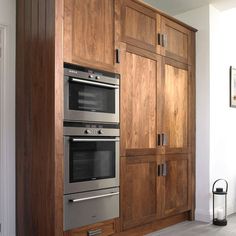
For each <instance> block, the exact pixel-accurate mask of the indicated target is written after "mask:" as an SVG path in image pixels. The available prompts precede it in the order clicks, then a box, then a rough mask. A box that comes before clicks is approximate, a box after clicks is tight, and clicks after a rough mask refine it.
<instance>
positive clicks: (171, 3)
mask: <svg viewBox="0 0 236 236" xmlns="http://www.w3.org/2000/svg"><path fill="white" fill-rule="evenodd" d="M144 2H146V3H149V4H150V5H152V6H154V7H156V8H158V9H160V10H162V11H164V12H167V13H168V14H170V15H177V14H180V13H183V12H186V11H189V10H192V9H194V8H199V7H201V6H204V5H207V4H213V5H214V6H215V7H216V8H218V9H219V10H222V11H223V10H227V9H230V8H234V7H236V0H144Z"/></svg>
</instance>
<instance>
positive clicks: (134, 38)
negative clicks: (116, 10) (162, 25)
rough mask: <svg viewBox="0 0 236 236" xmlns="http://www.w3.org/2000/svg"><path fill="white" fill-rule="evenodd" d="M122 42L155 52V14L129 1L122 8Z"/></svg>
mask: <svg viewBox="0 0 236 236" xmlns="http://www.w3.org/2000/svg"><path fill="white" fill-rule="evenodd" d="M121 16H122V17H121V19H122V26H121V27H122V41H124V42H126V43H130V44H132V45H135V46H138V47H140V48H144V49H147V50H149V51H154V52H155V50H156V14H155V12H154V11H152V10H150V9H148V8H145V7H143V6H141V5H139V4H137V3H135V2H132V1H130V0H126V1H124V4H123V6H122V14H121Z"/></svg>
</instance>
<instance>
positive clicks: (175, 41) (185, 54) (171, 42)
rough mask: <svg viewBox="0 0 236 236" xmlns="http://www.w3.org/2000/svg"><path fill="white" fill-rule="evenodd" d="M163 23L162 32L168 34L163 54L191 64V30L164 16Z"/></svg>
mask: <svg viewBox="0 0 236 236" xmlns="http://www.w3.org/2000/svg"><path fill="white" fill-rule="evenodd" d="M161 24H162V26H161V28H162V34H164V35H166V39H167V40H166V45H165V47H164V48H163V49H164V51H163V52H164V53H163V55H165V56H166V57H170V58H173V59H175V60H177V61H179V62H183V63H186V64H191V59H190V57H191V55H190V50H191V31H190V30H188V29H187V28H186V27H183V26H181V25H179V24H177V23H176V22H174V21H172V20H169V19H167V18H165V17H162V23H161Z"/></svg>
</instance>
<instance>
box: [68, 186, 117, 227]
mask: <svg viewBox="0 0 236 236" xmlns="http://www.w3.org/2000/svg"><path fill="white" fill-rule="evenodd" d="M72 200H73V202H72ZM117 217H119V188H115V189H112V191H111V190H110V189H106V190H99V191H93V192H88V193H78V194H69V195H65V196H64V229H65V230H69V229H73V228H77V227H81V226H85V225H89V224H94V223H97V222H100V221H104V220H109V219H113V218H117Z"/></svg>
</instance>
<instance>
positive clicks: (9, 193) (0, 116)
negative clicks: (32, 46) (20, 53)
mask: <svg viewBox="0 0 236 236" xmlns="http://www.w3.org/2000/svg"><path fill="white" fill-rule="evenodd" d="M0 30H1V32H3V34H1V35H2V40H3V45H2V52H1V53H2V58H3V60H2V63H1V70H0V73H1V75H0V76H1V77H0V209H1V210H0V223H1V232H0V236H3V235H4V236H5V235H6V236H14V235H15V30H14V27H13V26H12V25H7V24H0Z"/></svg>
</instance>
